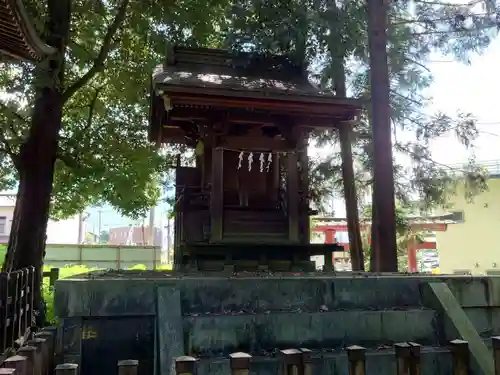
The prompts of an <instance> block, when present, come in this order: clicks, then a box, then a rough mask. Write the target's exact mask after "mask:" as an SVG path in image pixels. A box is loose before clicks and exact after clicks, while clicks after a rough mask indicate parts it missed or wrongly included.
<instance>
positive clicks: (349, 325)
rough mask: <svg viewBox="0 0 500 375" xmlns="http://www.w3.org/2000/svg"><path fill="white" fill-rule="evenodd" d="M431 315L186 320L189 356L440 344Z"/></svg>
mask: <svg viewBox="0 0 500 375" xmlns="http://www.w3.org/2000/svg"><path fill="white" fill-rule="evenodd" d="M436 327H437V317H436V313H435V311H433V310H424V309H409V310H393V311H387V310H374V311H356V310H349V311H327V312H284V313H269V314H265V313H264V314H239V315H228V314H226V315H213V316H211V315H199V316H185V317H184V318H183V331H184V337H185V338H186V339H185V340H186V341H185V342H186V343H188V346H189V352H193V353H200V354H202V355H208V356H213V355H214V354H215V353H224V354H226V355H227V354H229V353H231V352H236V351H240V350H243V351H249V352H259V351H262V350H264V351H265V350H271V349H273V348H284V347H307V348H311V349H318V348H325V347H328V348H336V349H339V348H343V347H345V346H349V345H361V346H364V347H367V348H375V347H378V346H379V345H382V344H386V345H392V344H393V343H396V342H404V341H414V342H418V343H419V344H422V345H436V344H437V343H438V341H439V340H438V333H437V332H436V331H437V330H436Z"/></svg>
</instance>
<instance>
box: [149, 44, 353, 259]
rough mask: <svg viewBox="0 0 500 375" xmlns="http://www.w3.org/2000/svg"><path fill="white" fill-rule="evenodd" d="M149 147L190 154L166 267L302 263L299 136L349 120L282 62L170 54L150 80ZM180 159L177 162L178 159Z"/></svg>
mask: <svg viewBox="0 0 500 375" xmlns="http://www.w3.org/2000/svg"><path fill="white" fill-rule="evenodd" d="M151 97H152V105H151V126H150V139H151V141H155V142H157V144H161V143H170V144H172V143H173V144H180V145H186V146H189V147H192V148H193V149H195V150H196V152H195V154H196V165H195V166H184V165H181V163H180V161H179V162H178V164H177V170H176V220H175V254H176V255H175V262H176V263H177V264H179V263H181V262H182V259H184V263H185V262H188V259H190V260H201V259H212V260H221V259H225V260H226V263H227V262H231V260H236V259H247V260H253V261H258V262H260V263H262V262H264V263H265V262H266V261H268V260H288V261H293V262H308V261H309V257H310V255H315V254H325V253H327V252H331V251H335V250H340V251H341V247H340V248H339V247H337V246H336V245H335V244H332V245H311V244H310V241H309V232H310V230H309V215H310V214H311V210H310V208H309V199H308V191H309V184H308V156H307V139H308V133H309V132H310V131H311V130H313V129H333V128H336V127H338V126H339V125H340V124H341V123H344V124H345V123H346V122H349V121H351V120H354V119H356V117H357V115H358V112H359V110H360V106H359V104H358V103H357V102H356V101H355V100H352V99H347V98H340V97H337V96H335V95H334V94H333V93H331V92H321V91H320V90H318V89H317V88H316V87H314V86H313V85H312V84H311V83H310V82H309V81H308V80H307V73H306V71H305V70H304V69H303V68H302V67H300V66H296V65H294V64H293V63H291V62H290V61H289V60H288V59H287V58H286V57H280V56H272V57H263V56H258V55H254V54H248V53H229V52H227V51H222V50H211V49H188V48H174V49H173V50H172V51H170V52H169V53H168V57H167V59H166V61H165V64H164V65H163V66H161V67H159V68H158V69H157V70H156V71H155V73H154V75H153V81H152V93H151ZM179 160H180V159H179Z"/></svg>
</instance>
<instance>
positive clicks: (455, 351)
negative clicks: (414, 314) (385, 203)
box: [23, 337, 500, 375]
mask: <svg viewBox="0 0 500 375" xmlns="http://www.w3.org/2000/svg"><path fill="white" fill-rule="evenodd" d="M492 342H493V363H494V369H495V371H494V372H495V375H500V337H492ZM449 352H450V353H451V356H452V374H453V375H468V374H471V366H470V354H469V353H470V352H469V343H468V342H467V341H463V340H452V341H450V343H449ZM346 355H347V359H348V361H347V363H348V364H347V366H348V369H347V373H348V374H349V375H366V349H365V348H363V347H361V346H356V345H354V346H350V347H348V348H347V353H346ZM394 356H395V360H396V373H397V375H420V374H421V346H420V345H419V344H417V343H414V342H403V343H397V344H394ZM313 359H314V358H313V352H312V351H311V350H309V349H306V348H299V349H285V350H281V351H280V353H279V360H280V362H281V372H280V375H312V374H313ZM252 361H253V357H252V356H251V355H250V354H248V353H241V352H239V353H232V354H230V355H229V370H230V373H231V375H249V373H250V368H251V365H252ZM198 364H199V361H198V359H197V358H195V357H190V356H182V357H178V358H176V359H175V372H176V375H201V374H199V371H198ZM138 369H139V361H137V360H133V359H127V360H121V361H118V364H117V373H118V375H137V374H138ZM77 373H78V365H76V364H70V363H66V364H62V365H59V366H57V367H56V375H77ZM23 375H24V374H23Z"/></svg>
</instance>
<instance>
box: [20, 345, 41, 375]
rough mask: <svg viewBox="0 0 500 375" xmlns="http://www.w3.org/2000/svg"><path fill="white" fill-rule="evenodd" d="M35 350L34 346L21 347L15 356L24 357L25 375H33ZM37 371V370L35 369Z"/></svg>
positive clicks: (35, 364) (35, 365)
mask: <svg viewBox="0 0 500 375" xmlns="http://www.w3.org/2000/svg"><path fill="white" fill-rule="evenodd" d="M36 352H37V349H36V348H35V347H34V346H23V347H21V348H20V349H19V350H18V351H17V354H19V355H21V356H23V357H26V375H35V368H36V367H37V363H36ZM37 371H39V368H38V369H37Z"/></svg>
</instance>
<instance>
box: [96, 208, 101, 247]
mask: <svg viewBox="0 0 500 375" xmlns="http://www.w3.org/2000/svg"><path fill="white" fill-rule="evenodd" d="M97 213H98V217H97V218H98V219H97V230H98V231H99V233H98V234H97V238H98V239H99V242H101V230H102V228H101V225H102V223H101V214H102V210H99V211H97Z"/></svg>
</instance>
